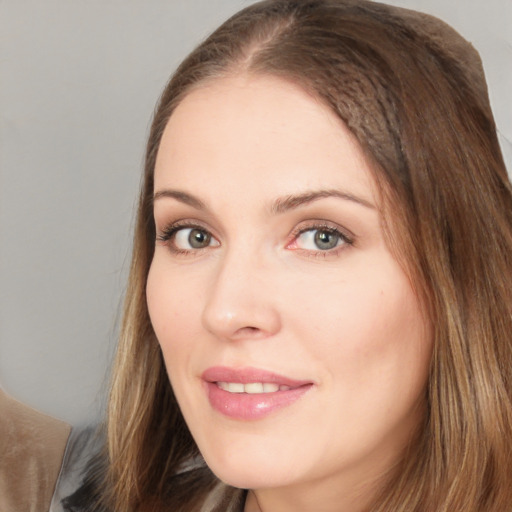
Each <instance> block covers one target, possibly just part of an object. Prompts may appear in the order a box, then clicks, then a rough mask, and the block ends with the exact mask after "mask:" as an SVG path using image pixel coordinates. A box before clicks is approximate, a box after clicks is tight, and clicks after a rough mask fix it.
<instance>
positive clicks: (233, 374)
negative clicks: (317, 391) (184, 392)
mask: <svg viewBox="0 0 512 512" xmlns="http://www.w3.org/2000/svg"><path fill="white" fill-rule="evenodd" d="M201 377H202V378H203V380H205V381H206V382H239V383H241V384H249V383H252V382H268V383H273V384H279V385H280V386H289V387H290V388H298V387H300V386H304V385H306V384H312V382H311V381H309V380H297V379H291V378H289V377H285V376H284V375H279V374H277V373H274V372H271V371H268V370H262V369H259V368H253V367H250V366H246V367H241V368H231V367H228V366H212V367H211V368H208V369H207V370H205V371H204V372H203V374H202V375H201Z"/></svg>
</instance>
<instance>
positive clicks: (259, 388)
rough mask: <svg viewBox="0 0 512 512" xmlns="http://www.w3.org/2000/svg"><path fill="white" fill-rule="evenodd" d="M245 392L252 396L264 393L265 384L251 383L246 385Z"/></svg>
mask: <svg viewBox="0 0 512 512" xmlns="http://www.w3.org/2000/svg"><path fill="white" fill-rule="evenodd" d="M245 392H246V393H250V394H254V393H263V384H262V383H261V382H250V383H248V384H246V385H245Z"/></svg>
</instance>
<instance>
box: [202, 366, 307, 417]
mask: <svg viewBox="0 0 512 512" xmlns="http://www.w3.org/2000/svg"><path fill="white" fill-rule="evenodd" d="M202 380H203V384H204V389H205V391H206V395H207V398H208V401H209V402H210V405H211V407H212V408H213V409H214V410H215V411H217V412H219V413H221V414H222V415H223V416H227V417H228V418H231V419H236V420H245V421H255V420H259V419H262V418H264V417H266V416H268V415H270V414H275V413H276V412H277V411H279V410H282V409H284V408H287V407H288V406H291V405H292V404H294V403H295V402H297V401H298V400H299V398H301V397H302V396H303V395H304V394H305V393H307V392H308V391H309V390H310V389H311V388H313V386H314V384H313V382H311V381H303V380H300V381H299V380H295V379H290V378H288V377H285V376H282V375H277V374H275V373H272V372H268V371H266V370H259V369H257V368H229V367H220V366H216V367H212V368H209V369H208V370H206V371H205V372H204V373H203V375H202Z"/></svg>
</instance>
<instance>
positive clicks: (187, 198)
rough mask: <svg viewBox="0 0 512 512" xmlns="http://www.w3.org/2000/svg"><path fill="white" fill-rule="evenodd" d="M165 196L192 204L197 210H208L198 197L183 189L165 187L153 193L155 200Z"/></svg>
mask: <svg viewBox="0 0 512 512" xmlns="http://www.w3.org/2000/svg"><path fill="white" fill-rule="evenodd" d="M163 197H170V198H172V199H176V200H177V201H180V202H181V203H185V204H188V205H189V206H192V207H193V208H195V209H196V210H206V209H207V208H206V205H205V204H204V203H203V202H202V201H201V200H200V199H198V198H197V197H195V196H193V195H191V194H187V193H186V192H182V191H181V190H170V189H164V190H159V191H158V192H155V194H154V195H153V202H155V201H156V200H157V199H161V198H163Z"/></svg>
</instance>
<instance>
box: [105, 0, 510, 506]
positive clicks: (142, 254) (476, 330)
mask: <svg viewBox="0 0 512 512" xmlns="http://www.w3.org/2000/svg"><path fill="white" fill-rule="evenodd" d="M237 73H256V74H258V73H262V74H270V75H274V76H278V77H282V78H283V79H285V80H289V81H292V82H294V83H296V84H299V85H300V86H302V87H303V88H304V89H305V90H307V91H308V92H311V93H312V94H314V95H315V96H316V97H317V98H319V99H320V100H321V101H323V102H324V103H325V104H326V105H328V106H329V107H330V108H331V109H332V111H333V112H335V113H336V114H337V115H338V116H339V117H340V118H341V119H342V120H343V121H344V122H345V124H346V125H347V126H348V128H349V129H350V130H351V131H352V133H353V134H354V135H355V136H356V138H357V140H358V141H359V143H360V144H361V146H362V147H363V149H364V151H365V152H366V154H367V156H368V159H369V160H370V161H371V162H372V163H373V164H374V167H375V177H376V179H377V182H378V183H379V185H380V190H381V193H382V195H383V199H384V207H385V215H384V217H385V219H386V220H387V222H388V224H389V226H388V228H389V229H387V233H388V239H389V244H390V247H391V248H392V250H393V251H394V253H395V255H396V257H397V258H398V259H399V261H402V262H403V263H404V266H405V268H406V270H407V272H409V274H410V276H411V279H412V281H413V282H414V283H415V286H416V287H417V290H418V293H419V294H420V296H421V297H422V299H423V302H424V304H425V308H426V311H427V312H428V315H429V318H430V319H431V321H432V326H433V332H434V354H433V360H432V364H431V372H430V377H429V383H428V390H427V394H428V413H427V416H426V417H425V422H424V426H423V429H422V432H421V433H420V435H419V437H418V438H417V440H416V441H415V443H414V445H413V446H410V447H409V448H408V451H407V453H406V454H404V457H403V461H402V462H401V464H400V465H399V466H397V467H396V468H395V470H394V472H393V473H392V474H390V475H388V478H387V481H386V482H385V483H384V484H383V486H382V489H380V491H379V494H378V496H377V497H376V499H375V503H374V504H373V506H372V507H371V508H370V509H369V510H371V511H372V512H384V511H386V512H398V511H402V512H405V511H407V512H411V511H418V512H420V511H423V512H431V511H433V512H441V511H444V512H448V511H450V512H454V511H464V512H504V511H505V510H512V448H511V446H512V404H511V388H512V343H511V341H512V296H511V294H512V194H511V188H510V184H509V181H508V178H507V173H506V169H505V165H504V162H503V159H502V156H501V152H500V148H499V144H498V141H497V138H496V129H495V125H494V120H493V117H492V113H491V110H490V106H489V102H488V98H487V90H486V85H485V80H484V78H483V71H482V68H481V63H480V60H479V57H478V54H477V53H476V51H474V49H473V48H472V47H471V45H469V43H467V42H466V41H465V40H464V39H462V38H461V37H460V36H459V35H458V34H457V33H455V32H454V31H453V30H452V29H450V28H449V27H448V26H446V25H445V24H443V23H442V22H440V21H439V20H436V19H434V18H431V17H428V16H426V15H420V14H418V13H413V12H412V11H406V10H403V9H398V8H394V7H389V6H386V5H383V4H378V3H373V2H369V1H366V0H267V1H264V2H260V3H258V4H255V5H252V6H250V7H248V8H246V9H244V10H243V11H241V12H240V13H238V14H236V15H235V16H233V17H232V18H231V19H230V20H228V21H227V22H226V23H225V24H223V25H222V26H221V27H220V28H219V29H218V30H217V31H215V32H214V33H213V34H212V35H211V36H210V37H209V38H208V39H207V40H206V41H204V42H203V43H202V44H201V45H200V46H199V47H198V48H197V49H196V50H195V51H193V52H192V54H191V55H190V56H189V57H188V58H187V59H186V60H185V61H184V62H183V63H182V64H181V66H180V67H179V68H178V70H177V71H176V73H175V74H174V76H173V77H172V78H171V80H170V82H169V84H168V85H167V87H166V89H165V91H164V93H163V95H162V97H161V99H160V102H159V104H158V106H157V109H156V112H155V115H154V120H153V124H152V128H151V132H150V136H149V141H148V145H147V154H146V162H145V175H144V182H143V185H142V192H141V198H140V204H139V211H138V220H137V225H136V232H135V243H134V249H133V260H132V266H131V273H130V279H129V286H128V291H127V295H126V302H125V310H124V322H123V326H122V332H121V337H120V342H119V348H118V352H117V358H116V361H115V366H114V373H113V380H112V390H111V396H110V405H109V417H108V450H109V459H110V470H109V479H108V493H107V494H108V496H109V499H110V500H111V505H112V507H113V508H114V509H115V510H119V511H126V512H128V511H133V510H142V509H146V508H152V509H154V510H159V507H160V506H162V507H163V506H164V504H165V506H170V504H172V507H171V508H170V509H172V510H184V511H185V510H186V511H190V510H195V509H196V508H197V507H199V506H200V504H201V502H202V501H203V500H204V497H205V495H206V494H207V493H208V491H209V490H210V489H211V488H212V486H213V485H215V477H214V476H213V475H212V474H211V473H210V472H209V471H208V469H206V468H204V469H196V470H194V471H186V469H187V465H189V466H194V461H196V460H198V457H199V454H198V451H197V447H196V445H195V443H194V441H193V439H192V438H191V435H190V433H189V431H188V429H187V427H186V425H185V422H184V420H183V417H182V415H181V413H180V410H179V408H178V405H177V403H176V401H175V398H174V396H173V392H172V389H171V387H170V384H169V380H168V377H167V375H166V371H165V367H164V363H163V359H162V355H161V353H160V349H159V345H158V342H157V340H156V338H155V335H154V332H153V329H152V327H151V323H150V320H149V316H148V311H147V306H146V297H145V286H146V278H147V274H148V270H149V266H150V264H151V259H152V256H153V247H154V242H155V227H154V223H153V216H152V196H153V170H154V165H155V158H156V153H157V151H158V147H159V143H160V139H161V137H162V133H163V130H164V127H165V126H166V123H167V121H168V119H169V117H170V116H171V115H172V112H173V109H174V108H175V107H176V105H177V104H178V103H179V102H180V101H181V100H182V99H183V97H184V96H185V95H186V94H188V93H189V92H190V91H191V90H192V89H193V88H194V87H195V86H197V85H201V84H203V83H204V82H205V81H207V80H214V79H215V78H217V77H219V76H226V75H232V74H237ZM194 467H195V466H194ZM199 468H200V465H199ZM150 504H151V507H150Z"/></svg>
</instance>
